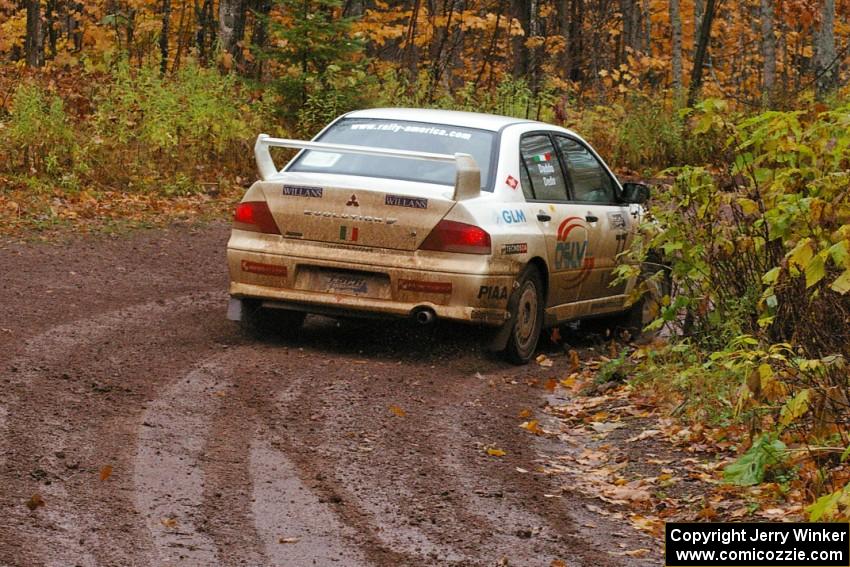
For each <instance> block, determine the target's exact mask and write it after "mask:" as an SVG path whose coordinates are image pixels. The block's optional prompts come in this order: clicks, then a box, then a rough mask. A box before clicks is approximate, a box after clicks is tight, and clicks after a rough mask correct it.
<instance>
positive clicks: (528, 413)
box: [518, 408, 531, 419]
mask: <svg viewBox="0 0 850 567" xmlns="http://www.w3.org/2000/svg"><path fill="white" fill-rule="evenodd" d="M518 417H519V418H520V419H525V418H527V417H531V410H530V409H528V408H526V409H523V410H520V412H519V414H518Z"/></svg>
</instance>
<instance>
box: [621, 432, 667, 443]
mask: <svg viewBox="0 0 850 567" xmlns="http://www.w3.org/2000/svg"><path fill="white" fill-rule="evenodd" d="M660 433H661V431H660V430H658V429H645V430H644V431H641V433H640V434H639V435H635V436H634V437H630V438H628V439H626V443H634V442H635V441H643V440H644V439H649V438H650V437H655V436H656V435H658V434H660Z"/></svg>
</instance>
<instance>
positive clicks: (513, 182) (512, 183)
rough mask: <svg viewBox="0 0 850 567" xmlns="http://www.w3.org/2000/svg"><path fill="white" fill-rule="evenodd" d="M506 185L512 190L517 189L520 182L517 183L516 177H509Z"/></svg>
mask: <svg viewBox="0 0 850 567" xmlns="http://www.w3.org/2000/svg"><path fill="white" fill-rule="evenodd" d="M505 183H506V184H507V186H508V187H510V188H511V189H516V188H517V185H519V181H517V179H516V177H514V176H513V175H508V178H507V179H505Z"/></svg>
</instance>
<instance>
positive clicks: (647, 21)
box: [643, 0, 652, 56]
mask: <svg viewBox="0 0 850 567" xmlns="http://www.w3.org/2000/svg"><path fill="white" fill-rule="evenodd" d="M643 28H644V29H643V51H644V52H645V53H646V54H647V55H649V56H652V2H651V0H643Z"/></svg>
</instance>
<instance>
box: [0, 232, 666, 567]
mask: <svg viewBox="0 0 850 567" xmlns="http://www.w3.org/2000/svg"><path fill="white" fill-rule="evenodd" d="M226 238H227V228H226V227H224V226H213V227H208V228H202V229H189V228H172V229H169V230H156V231H143V232H136V233H132V234H129V235H124V236H120V237H114V238H108V237H89V238H76V239H72V240H71V241H68V242H65V243H62V244H58V245H56V244H52V245H44V244H19V243H8V242H7V243H0V290H2V291H0V294H2V295H0V297H2V301H0V364H2V366H0V565H15V566H18V565H21V566H24V565H26V566H30V565H55V566H69V565H84V566H89V565H122V566H124V565H286V566H301V565H306V566H312V565H352V566H370V565H376V566H391V565H392V566H396V565H417V566H419V565H530V566H536V565H540V566H549V565H551V564H552V562H553V560H561V561H563V562H564V564H566V565H570V566H576V565H585V566H591V565H592V566H607V565H637V564H657V558H653V559H651V560H650V559H648V558H644V559H635V558H630V557H622V556H613V555H610V554H609V553H608V552H609V551H613V550H618V549H621V548H622V547H623V546H621V545H618V544H621V543H623V542H626V543H627V544H628V546H629V547H632V548H634V547H646V546H647V543H646V540H644V539H642V537H641V536H638V535H637V534H635V533H634V532H633V531H632V530H631V529H630V528H628V527H626V526H624V525H621V524H620V523H618V522H616V521H615V520H612V519H608V518H604V517H599V516H592V517H591V514H590V512H588V511H587V508H586V504H587V503H588V502H587V501H585V500H583V499H582V498H581V497H579V496H577V495H576V496H570V495H569V494H566V495H564V496H562V497H557V498H551V497H546V496H545V495H547V494H550V493H555V492H558V491H557V490H556V489H557V488H558V487H557V480H555V479H552V478H549V477H546V476H544V475H540V474H536V473H534V469H535V460H536V459H538V458H539V454H538V452H539V451H541V450H557V449H556V448H552V447H548V448H547V447H542V446H541V445H535V443H540V442H539V441H535V439H534V437H533V436H531V435H530V434H528V433H527V432H525V431H524V430H522V429H520V428H519V427H517V425H518V423H519V422H520V421H521V420H519V419H518V418H517V415H518V413H519V412H520V411H521V410H522V409H524V408H537V407H539V406H540V405H541V404H543V403H544V399H545V395H544V394H545V391H544V390H542V389H541V388H539V387H532V386H530V385H528V383H527V382H528V381H527V380H526V378H527V377H529V376H535V375H538V374H540V375H542V373H543V372H545V369H541V368H539V367H538V366H537V365H532V366H529V367H524V368H517V367H513V366H510V365H508V364H505V363H503V362H501V361H499V360H497V359H494V358H492V357H490V356H488V355H487V354H485V353H482V352H481V350H480V348H479V346H478V345H479V342H480V339H481V337H480V335H478V334H477V333H476V332H475V331H474V330H471V329H469V328H467V327H455V326H442V325H441V326H439V327H437V328H436V329H432V330H427V331H426V330H420V329H414V328H413V327H411V326H409V325H408V324H406V323H405V324H401V323H400V324H387V323H385V322H375V321H369V322H350V321H345V322H337V321H335V320H332V319H326V318H318V317H311V318H308V321H307V325H306V327H305V329H304V331H303V333H302V335H301V336H300V337H299V338H298V339H296V340H288V341H285V340H283V339H274V338H270V339H267V340H262V341H258V340H255V339H248V338H246V337H243V336H242V335H241V334H240V333H239V331H238V328H237V327H236V326H235V325H234V324H233V323H230V322H228V321H226V320H225V318H224V310H225V305H226V293H225V289H226V273H225V268H224V244H225V242H226ZM487 447H495V448H499V449H502V450H504V451H505V452H506V455H505V456H502V457H497V456H490V455H488V454H487V453H486V452H485V449H486V448H487ZM518 467H519V468H520V470H517V468H518ZM522 469H525V470H527V471H530V472H522ZM558 493H560V492H558ZM35 495H38V496H35ZM42 503H43V504H42ZM555 564H556V565H557V564H558V563H555Z"/></svg>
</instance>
